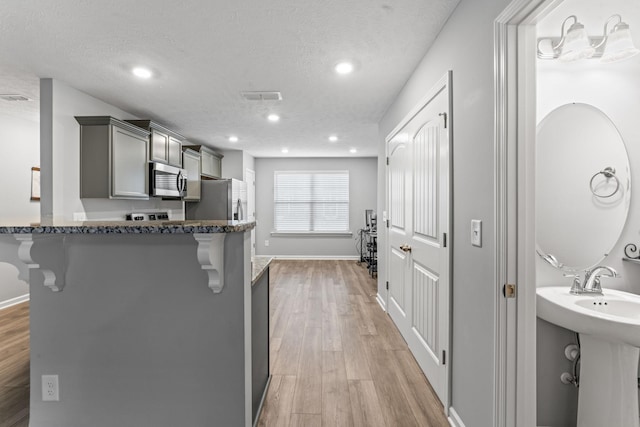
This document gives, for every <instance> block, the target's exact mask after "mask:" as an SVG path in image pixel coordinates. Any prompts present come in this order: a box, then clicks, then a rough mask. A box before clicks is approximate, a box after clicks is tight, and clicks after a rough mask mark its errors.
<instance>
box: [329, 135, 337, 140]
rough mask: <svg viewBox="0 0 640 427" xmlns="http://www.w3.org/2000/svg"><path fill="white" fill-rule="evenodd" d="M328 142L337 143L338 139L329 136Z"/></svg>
mask: <svg viewBox="0 0 640 427" xmlns="http://www.w3.org/2000/svg"><path fill="white" fill-rule="evenodd" d="M329 141H331V142H337V141H338V137H337V136H335V135H331V136H330V137H329Z"/></svg>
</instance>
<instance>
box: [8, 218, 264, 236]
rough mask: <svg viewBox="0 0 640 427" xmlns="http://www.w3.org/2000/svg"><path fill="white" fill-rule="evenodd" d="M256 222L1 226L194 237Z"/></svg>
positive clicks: (16, 231)
mask: <svg viewBox="0 0 640 427" xmlns="http://www.w3.org/2000/svg"><path fill="white" fill-rule="evenodd" d="M255 225H256V223H255V221H221V220H215V221H214V220H183V221H84V222H75V221H68V222H60V221H55V222H52V223H46V222H42V223H37V224H28V225H16V224H6V225H5V224H0V234H193V233H235V232H240V231H247V230H251V229H252V228H254V227H255Z"/></svg>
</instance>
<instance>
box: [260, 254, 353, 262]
mask: <svg viewBox="0 0 640 427" xmlns="http://www.w3.org/2000/svg"><path fill="white" fill-rule="evenodd" d="M271 256H273V258H274V259H282V260H290V261H295V260H319V261H322V260H333V261H358V260H359V259H360V257H359V256H358V255H271Z"/></svg>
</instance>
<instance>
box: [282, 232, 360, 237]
mask: <svg viewBox="0 0 640 427" xmlns="http://www.w3.org/2000/svg"><path fill="white" fill-rule="evenodd" d="M352 236H353V233H352V232H350V231H272V232H271V237H352Z"/></svg>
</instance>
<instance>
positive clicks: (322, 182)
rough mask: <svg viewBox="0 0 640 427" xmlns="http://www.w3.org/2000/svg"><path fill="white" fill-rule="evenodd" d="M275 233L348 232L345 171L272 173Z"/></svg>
mask: <svg viewBox="0 0 640 427" xmlns="http://www.w3.org/2000/svg"><path fill="white" fill-rule="evenodd" d="M273 192H274V206H275V213H274V214H275V215H274V218H275V221H274V222H275V224H274V227H275V231H282V232H301V233H303V232H346V231H349V171H330V172H323V171H305V172H291V171H276V172H275V173H274V191H273Z"/></svg>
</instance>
